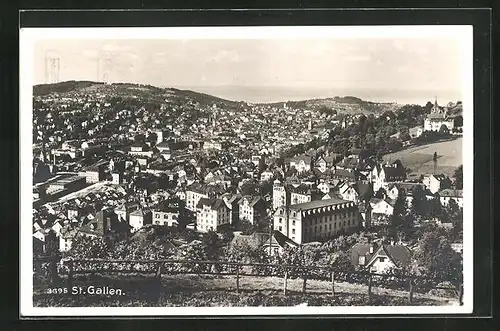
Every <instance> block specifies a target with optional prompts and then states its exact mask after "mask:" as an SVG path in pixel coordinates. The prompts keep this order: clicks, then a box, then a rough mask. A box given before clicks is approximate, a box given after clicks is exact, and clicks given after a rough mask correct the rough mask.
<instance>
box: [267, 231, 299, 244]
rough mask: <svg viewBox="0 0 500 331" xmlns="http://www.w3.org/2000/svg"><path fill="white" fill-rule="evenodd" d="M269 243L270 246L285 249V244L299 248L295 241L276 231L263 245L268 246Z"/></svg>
mask: <svg viewBox="0 0 500 331" xmlns="http://www.w3.org/2000/svg"><path fill="white" fill-rule="evenodd" d="M269 243H271V245H279V246H280V247H285V245H286V244H288V245H290V246H295V247H297V246H299V244H297V243H296V242H295V241H293V240H292V239H290V238H288V237H287V236H285V235H284V234H283V233H281V232H280V231H278V230H274V231H273V236H272V237H271V238H270V239H268V240H266V242H265V243H264V245H269Z"/></svg>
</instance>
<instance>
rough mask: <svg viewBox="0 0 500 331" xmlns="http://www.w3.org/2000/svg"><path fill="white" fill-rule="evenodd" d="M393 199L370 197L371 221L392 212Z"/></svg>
mask: <svg viewBox="0 0 500 331" xmlns="http://www.w3.org/2000/svg"><path fill="white" fill-rule="evenodd" d="M395 202H396V201H395V200H390V199H388V198H385V199H378V198H372V199H370V207H371V209H372V221H373V219H385V218H387V217H388V216H391V215H392V214H393V213H394V204H395Z"/></svg>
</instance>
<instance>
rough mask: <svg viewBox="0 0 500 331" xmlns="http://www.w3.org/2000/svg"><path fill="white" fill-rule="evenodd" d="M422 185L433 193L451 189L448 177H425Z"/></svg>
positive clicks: (431, 175)
mask: <svg viewBox="0 0 500 331" xmlns="http://www.w3.org/2000/svg"><path fill="white" fill-rule="evenodd" d="M422 183H423V184H424V185H425V187H426V188H427V189H428V190H429V191H430V192H431V193H432V194H434V193H436V192H438V191H440V190H444V189H447V188H450V187H451V180H450V178H448V177H447V176H446V175H443V174H440V175H434V174H430V175H425V176H424V179H423V181H422Z"/></svg>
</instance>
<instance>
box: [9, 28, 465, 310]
mask: <svg viewBox="0 0 500 331" xmlns="http://www.w3.org/2000/svg"><path fill="white" fill-rule="evenodd" d="M96 36H98V37H97V38H96ZM440 37H448V38H450V37H451V38H456V39H459V40H460V41H461V42H462V61H463V62H462V69H463V73H462V74H463V75H462V80H463V86H462V95H463V100H462V102H463V109H464V112H463V114H464V115H463V117H464V136H463V159H464V162H463V170H464V174H466V176H464V195H463V197H464V201H465V202H464V249H463V252H464V253H463V254H464V297H463V299H464V305H463V306H440V307H436V306H401V307H391V306H389V307H378V306H363V307H207V308H194V307H193V308H191V307H172V308H170V307H162V308H146V307H117V308H111V307H110V308H105V309H103V308H102V307H86V308H80V307H61V308H55V307H54V308H52V307H51V308H42V307H33V299H32V292H33V279H32V274H33V272H32V270H33V266H32V251H33V247H32V246H33V241H32V233H31V229H32V224H31V223H32V221H31V220H32V201H33V199H32V197H33V196H32V194H33V192H32V177H31V174H32V156H33V155H32V123H33V121H32V91H33V82H34V77H33V72H34V70H33V66H34V58H33V43H34V42H35V41H37V40H42V39H209V38H212V39H270V38H289V39H300V38H312V39H319V38H337V39H339V38H440ZM472 40H473V38H472V26H466V25H459V26H458V25H456V26H443V25H440V26H438V25H434V26H415V25H412V26H314V27H311V26H307V27H300V26H294V27H279V26H274V27H182V28H180V27H169V28H29V29H26V28H22V29H21V30H20V105H21V109H20V178H21V180H20V181H21V187H20V199H19V200H20V216H21V222H20V236H21V237H20V243H21V247H20V250H21V261H20V267H21V273H20V306H21V307H20V315H21V316H23V317H30V316H169V315H170V316H171V315H183V316H190V315H194V316H196V315H198V316H206V315H216V316H231V315H270V316H272V315H323V314H335V315H351V314H380V315H387V314H468V313H472V311H473V291H472V285H473V283H472V277H473V251H472V249H473V235H472V231H473V205H472V204H473V175H472V174H473V169H474V166H473V157H474V153H473V147H474V146H473V127H474V125H473V49H472Z"/></svg>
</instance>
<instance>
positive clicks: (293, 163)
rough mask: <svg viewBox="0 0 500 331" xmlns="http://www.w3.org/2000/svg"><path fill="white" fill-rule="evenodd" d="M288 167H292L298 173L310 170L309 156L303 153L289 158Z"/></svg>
mask: <svg viewBox="0 0 500 331" xmlns="http://www.w3.org/2000/svg"><path fill="white" fill-rule="evenodd" d="M290 167H294V168H295V169H297V171H298V172H299V173H300V172H304V171H309V170H311V157H310V156H308V155H305V154H302V155H299V156H296V157H294V158H293V159H291V160H290Z"/></svg>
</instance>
